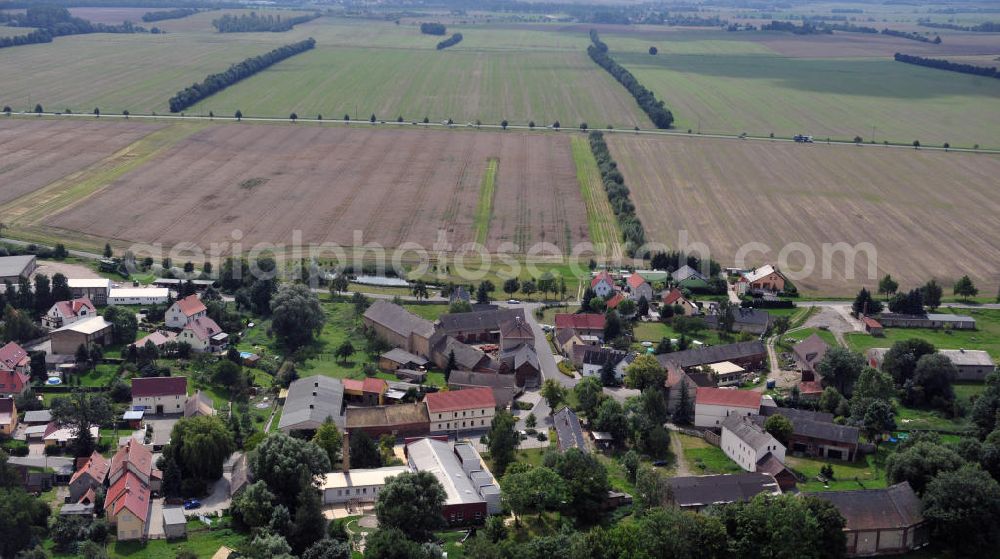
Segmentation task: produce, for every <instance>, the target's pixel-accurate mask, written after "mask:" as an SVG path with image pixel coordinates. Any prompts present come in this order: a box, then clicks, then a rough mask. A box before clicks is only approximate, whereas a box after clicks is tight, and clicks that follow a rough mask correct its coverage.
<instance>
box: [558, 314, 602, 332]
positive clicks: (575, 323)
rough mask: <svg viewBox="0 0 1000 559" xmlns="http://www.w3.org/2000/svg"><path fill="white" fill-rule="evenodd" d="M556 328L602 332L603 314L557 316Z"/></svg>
mask: <svg viewBox="0 0 1000 559" xmlns="http://www.w3.org/2000/svg"><path fill="white" fill-rule="evenodd" d="M556 328H559V329H560V330H561V329H563V328H573V329H576V330H603V329H604V315H603V314H592V313H587V314H557V315H556Z"/></svg>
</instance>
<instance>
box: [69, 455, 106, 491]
mask: <svg viewBox="0 0 1000 559" xmlns="http://www.w3.org/2000/svg"><path fill="white" fill-rule="evenodd" d="M77 460H78V462H79V461H83V464H81V465H80V466H79V467H78V468H77V470H76V471H75V472H73V477H71V478H70V479H69V502H71V503H79V502H80V501H81V500H83V499H84V498H85V497H87V496H88V494H89V495H90V500H91V502H93V495H94V492H95V491H96V490H97V488H98V487H102V486H103V485H104V482H105V481H107V479H108V472H109V471H110V469H111V462H109V461H108V459H107V458H105V457H103V456H101V454H100V453H99V452H97V451H94V453H93V454H91V455H90V456H89V457H87V458H78V459H77Z"/></svg>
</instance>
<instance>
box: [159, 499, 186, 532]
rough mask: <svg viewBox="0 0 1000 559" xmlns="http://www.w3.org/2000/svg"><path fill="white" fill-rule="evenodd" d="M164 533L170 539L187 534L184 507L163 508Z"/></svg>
mask: <svg viewBox="0 0 1000 559" xmlns="http://www.w3.org/2000/svg"><path fill="white" fill-rule="evenodd" d="M163 533H164V534H165V535H166V537H167V539H168V540H169V539H175V538H183V537H185V536H187V518H185V517H184V509H182V508H180V507H172V508H164V509H163Z"/></svg>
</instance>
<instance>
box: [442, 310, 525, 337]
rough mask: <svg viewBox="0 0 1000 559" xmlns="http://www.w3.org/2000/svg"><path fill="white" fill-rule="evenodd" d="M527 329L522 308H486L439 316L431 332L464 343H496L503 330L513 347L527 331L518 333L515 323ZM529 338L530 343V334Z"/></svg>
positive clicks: (519, 329)
mask: <svg viewBox="0 0 1000 559" xmlns="http://www.w3.org/2000/svg"><path fill="white" fill-rule="evenodd" d="M518 321H520V324H521V325H524V326H525V327H526V326H527V325H526V324H525V320H524V309H520V308H517V309H490V310H482V311H471V312H461V313H447V314H442V315H441V316H440V317H439V318H438V321H437V324H436V327H435V330H436V332H437V334H438V336H439V337H440V336H450V337H452V338H455V339H456V340H458V341H460V342H462V343H466V344H500V343H502V340H501V338H502V333H503V331H504V330H505V329H506V330H507V331H508V333H509V334H510V335H511V336H512V340H511V343H512V344H513V345H517V344H518V343H520V342H519V341H518V340H521V341H523V340H524V339H525V338H526V337H528V335H529V334H531V328H526V330H522V328H521V327H520V326H516V325H515V323H517V322H518ZM530 338H531V339H532V340H533V339H534V335H533V334H531V335H530Z"/></svg>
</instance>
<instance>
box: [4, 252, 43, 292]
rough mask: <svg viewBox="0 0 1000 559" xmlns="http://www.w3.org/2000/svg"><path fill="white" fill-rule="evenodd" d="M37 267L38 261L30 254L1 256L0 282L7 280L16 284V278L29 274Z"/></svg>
mask: <svg viewBox="0 0 1000 559" xmlns="http://www.w3.org/2000/svg"><path fill="white" fill-rule="evenodd" d="M37 267H38V263H37V262H36V260H35V256H34V255H32V254H26V255H24V256H2V257H0V282H3V281H9V282H11V283H13V284H17V280H18V279H20V278H22V277H24V278H26V277H28V276H30V275H31V272H34V271H35V268H37ZM15 287H16V285H15Z"/></svg>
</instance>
